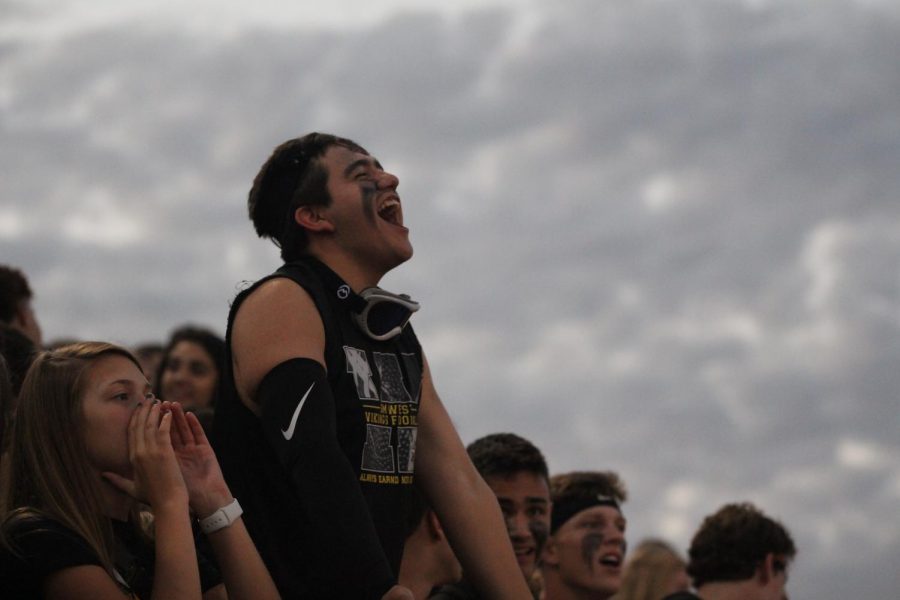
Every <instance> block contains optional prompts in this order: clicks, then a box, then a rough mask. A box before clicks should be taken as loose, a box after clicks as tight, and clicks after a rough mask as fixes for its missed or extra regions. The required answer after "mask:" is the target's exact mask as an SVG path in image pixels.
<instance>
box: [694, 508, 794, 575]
mask: <svg viewBox="0 0 900 600" xmlns="http://www.w3.org/2000/svg"><path fill="white" fill-rule="evenodd" d="M770 553H771V554H774V555H776V556H777V557H779V558H781V559H784V560H791V559H793V558H794V555H795V554H796V553H797V550H796V548H795V547H794V540H792V539H791V534H790V533H788V531H787V529H785V527H784V526H783V525H782V524H781V523H779V522H778V521H775V520H773V519H770V518H769V517H767V516H766V515H764V514H763V512H762V511H761V510H759V509H758V508H756V507H755V506H754V505H753V504H750V503H749V502H745V503H741V504H726V505H725V506H723V507H722V508H720V509H719V510H718V511H716V513H715V514H712V515H710V516H708V517H706V519H704V520H703V524H702V525H700V529H699V530H698V531H697V533H696V534H695V535H694V539H693V540H691V548H690V550H689V551H688V556H689V560H688V568H687V570H688V574H689V575H690V576H691V579H692V580H693V583H694V587H700V586H701V585H703V584H705V583H709V582H713V581H740V580H743V579H749V578H750V577H753V574H754V573H755V572H756V568H757V567H758V566H759V565H760V564H761V563H762V561H763V560H765V558H766V555H768V554H770ZM778 566H780V567H781V568H782V570H783V569H784V568H787V565H786V564H781V565H776V567H778Z"/></svg>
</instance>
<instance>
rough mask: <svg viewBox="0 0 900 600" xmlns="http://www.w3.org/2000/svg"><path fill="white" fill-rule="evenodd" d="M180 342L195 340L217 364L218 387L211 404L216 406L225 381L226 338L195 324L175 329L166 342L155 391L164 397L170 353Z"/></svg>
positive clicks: (157, 372) (157, 373)
mask: <svg viewBox="0 0 900 600" xmlns="http://www.w3.org/2000/svg"><path fill="white" fill-rule="evenodd" d="M180 342H193V343H195V344H197V345H199V346H201V347H202V348H203V349H204V350H205V351H206V353H207V354H208V355H209V357H210V358H211V359H212V361H213V364H214V365H216V376H217V379H216V389H215V390H214V391H213V397H212V401H211V402H210V404H209V405H210V406H215V405H216V402H218V400H219V394H221V393H222V387H223V384H224V381H225V340H223V339H222V338H221V337H219V336H218V335H216V334H215V333H213V332H212V331H210V330H209V329H206V328H204V327H197V326H195V325H182V326H181V327H179V328H178V329H176V330H175V331H173V332H172V335H171V336H170V337H169V342H168V343H167V344H166V348H165V350H164V351H163V356H162V360H160V361H159V368H158V369H157V371H156V379H155V380H154V381H155V382H156V384H155V385H156V387H157V389H156V390H155V393H156V394H157V395H158V396H160V397H162V393H161V392H162V389H161V386H162V376H163V373H165V371H166V367H168V366H169V355H170V354H171V353H172V350H173V349H174V348H175V346H177V345H178V344H179V343H180ZM163 400H165V398H163Z"/></svg>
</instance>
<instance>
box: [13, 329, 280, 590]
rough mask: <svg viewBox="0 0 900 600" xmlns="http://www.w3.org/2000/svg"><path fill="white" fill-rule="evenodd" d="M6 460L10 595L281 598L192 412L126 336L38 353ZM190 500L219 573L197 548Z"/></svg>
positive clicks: (28, 379) (27, 378) (22, 398)
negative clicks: (152, 381) (162, 397)
mask: <svg viewBox="0 0 900 600" xmlns="http://www.w3.org/2000/svg"><path fill="white" fill-rule="evenodd" d="M9 462H10V465H9V485H8V486H7V487H6V489H5V490H3V497H2V498H0V510H2V514H4V515H5V519H4V521H3V524H2V526H0V589H2V590H3V594H4V598H6V597H12V598H51V599H54V598H74V599H78V598H91V599H94V598H100V599H107V598H109V599H113V598H117V599H118V598H128V597H132V598H134V597H138V598H143V599H144V600H148V599H155V598H198V599H199V598H201V597H203V598H206V599H207V600H209V599H212V598H224V597H229V598H277V597H278V593H277V591H276V589H275V587H274V584H273V583H272V579H271V577H270V576H269V574H268V571H267V570H266V567H265V566H264V564H263V563H262V560H261V559H260V557H259V554H258V553H257V551H256V548H255V546H254V545H253V542H252V541H251V539H250V537H249V535H248V534H247V530H246V529H245V528H244V524H243V521H242V519H241V518H240V515H241V509H240V505H239V504H238V503H237V501H236V500H235V499H234V498H233V497H232V496H231V492H230V490H229V489H228V486H227V484H226V483H225V480H224V478H223V477H222V472H221V470H220V469H219V464H218V461H217V460H216V457H215V454H214V453H213V451H212V448H211V447H210V445H209V442H208V441H207V439H206V436H205V435H204V433H203V430H202V428H201V427H200V424H199V422H198V421H197V418H196V417H195V416H194V415H191V414H186V413H185V412H184V411H183V410H182V409H181V407H180V406H179V405H178V404H173V403H169V402H164V403H160V402H159V401H158V400H156V399H155V398H154V397H153V394H152V392H151V391H150V386H149V383H148V382H147V379H146V377H145V376H144V374H143V372H142V371H141V369H140V366H139V363H138V361H137V359H135V358H134V356H133V355H132V354H131V353H130V352H128V351H127V350H125V349H124V348H120V347H118V346H113V345H111V344H105V343H100V342H87V343H79V344H73V345H71V346H66V347H63V348H59V349H57V350H54V351H50V352H44V353H42V354H41V355H40V356H39V357H38V358H37V359H36V360H35V362H34V364H33V365H32V367H31V369H30V370H29V372H28V374H27V376H26V378H25V382H24V383H23V386H22V391H21V396H20V402H19V409H18V415H17V419H16V423H15V426H14V431H13V443H12V448H11V450H10V461H9ZM147 507H149V511H147V510H145V509H147ZM191 511H193V514H195V515H196V516H197V517H199V518H200V527H201V529H202V530H203V532H204V535H205V536H206V540H207V542H208V543H209V546H210V547H211V548H212V551H213V552H214V553H215V557H216V559H217V561H218V565H219V567H220V569H221V575H220V574H219V571H218V570H216V568H215V567H213V566H212V565H211V563H209V562H208V561H207V560H206V559H204V558H202V557H201V556H200V555H199V554H198V552H197V550H196V547H195V543H194V534H193V532H192V528H191V518H192V517H191ZM151 531H152V533H151Z"/></svg>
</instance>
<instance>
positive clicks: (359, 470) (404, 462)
mask: <svg viewBox="0 0 900 600" xmlns="http://www.w3.org/2000/svg"><path fill="white" fill-rule="evenodd" d="M274 277H286V278H288V279H291V280H292V281H294V282H295V283H296V284H297V285H299V286H301V287H302V288H303V289H304V290H305V291H306V292H307V293H308V294H309V295H310V297H311V298H312V299H313V301H314V303H315V305H316V308H317V309H318V311H319V314H320V316H321V318H322V323H323V325H324V328H325V339H326V343H325V346H326V347H325V353H324V354H325V361H326V369H327V372H328V380H329V384H330V386H331V391H332V394H333V397H334V411H335V420H336V426H337V437H338V443H339V445H340V447H341V449H342V451H343V453H344V454H345V455H346V458H347V460H348V461H349V463H350V465H351V466H352V467H353V469H354V472H355V474H356V477H357V479H358V482H359V486H360V489H361V491H362V494H363V497H364V498H365V501H366V505H367V507H368V511H369V514H370V515H371V519H372V521H373V523H374V526H375V529H376V531H377V533H378V537H379V540H380V542H381V549H382V550H383V556H380V557H371V559H372V562H371V563H369V564H365V565H363V564H348V565H345V566H341V565H327V568H326V566H325V565H321V564H319V565H318V566H317V563H316V557H317V555H318V554H320V551H321V548H319V547H317V546H318V545H319V544H321V543H323V542H322V540H310V539H309V538H310V535H308V532H309V530H310V526H311V524H310V523H308V522H304V518H303V517H301V516H300V515H299V514H298V511H293V512H292V510H291V507H292V506H296V505H297V503H298V502H299V501H300V498H299V495H298V494H300V493H302V492H301V491H300V490H298V489H297V488H296V486H295V485H294V484H293V483H292V481H291V478H290V475H289V474H288V473H287V472H286V470H285V469H284V467H282V466H281V464H280V463H279V462H278V459H277V457H276V454H275V453H274V451H273V449H272V448H271V446H270V445H269V444H268V442H267V441H266V437H265V434H264V432H263V430H262V427H261V425H260V420H259V418H258V417H256V416H255V415H254V414H253V413H252V412H251V411H250V410H249V409H247V407H246V406H244V405H243V403H242V402H241V400H240V398H239V397H238V394H237V390H236V387H235V382H234V372H233V367H232V345H231V344H232V340H231V334H232V326H233V324H234V317H235V315H236V314H237V311H238V308H239V307H240V305H241V303H242V302H243V301H244V300H245V299H246V298H247V296H249V295H250V294H252V293H253V291H254V290H256V288H257V287H258V286H259V285H260V284H262V283H263V282H265V281H268V280H269V279H272V278H274ZM343 284H344V282H343V281H342V280H341V279H340V277H339V276H338V275H337V274H336V273H334V272H333V271H331V269H329V268H328V267H327V266H325V265H324V264H322V263H321V262H319V261H317V260H315V259H313V258H306V259H303V260H301V261H297V262H293V263H288V264H285V265H283V266H282V267H281V268H280V269H278V271H276V272H275V273H273V274H272V275H270V276H268V277H266V278H264V279H261V280H260V281H257V282H256V283H255V284H254V285H253V286H251V287H250V288H248V289H246V290H244V291H243V292H241V293H240V294H238V296H237V297H236V298H235V301H234V303H233V304H232V306H231V310H230V313H229V316H228V330H227V333H226V346H227V349H226V361H225V369H226V378H225V379H226V389H225V390H224V393H223V394H222V397H221V398H220V400H219V403H218V404H217V405H216V415H215V424H214V429H213V431H214V437H215V448H216V454H217V456H218V457H219V462H220V464H221V466H222V470H223V472H224V474H225V477H226V480H227V481H228V484H229V486H230V487H231V489H232V492H233V494H234V495H235V497H237V498H239V499H240V502H241V505H242V506H243V507H244V521H245V523H246V525H247V528H248V529H249V531H250V534H251V536H252V537H253V539H254V541H255V543H256V545H257V548H258V549H259V551H260V554H261V555H262V557H263V560H264V561H265V562H266V565H267V566H268V568H269V571H270V572H271V574H272V577H273V579H274V580H275V582H276V585H277V586H278V588H279V591H280V592H281V594H282V595H283V596H284V597H286V598H305V597H308V598H312V597H316V598H320V597H324V596H323V595H322V594H323V593H324V590H325V589H332V587H333V586H332V584H329V582H327V581H323V580H322V578H323V577H325V576H324V575H323V573H324V572H328V573H331V574H332V575H330V576H333V573H334V572H335V567H339V568H338V569H337V571H338V572H342V576H341V577H342V579H343V578H346V579H343V582H344V583H347V582H350V581H352V580H354V579H356V578H365V577H367V575H366V572H369V573H371V572H373V571H374V570H376V567H374V566H373V565H375V564H383V563H384V560H385V558H386V560H387V563H388V565H389V566H390V569H391V571H392V577H393V579H394V580H396V576H397V573H398V572H399V566H400V558H401V555H402V553H403V544H404V541H405V537H406V533H407V531H406V526H405V517H406V513H407V511H408V507H409V505H410V493H411V489H412V488H411V486H412V484H413V463H414V460H415V447H416V433H417V422H416V420H417V415H418V408H419V394H420V386H421V381H422V370H423V363H422V350H421V346H420V345H419V342H418V340H417V339H416V336H415V333H414V332H413V330H412V326H411V325H407V326H406V327H405V328H404V330H403V332H402V333H401V334H400V335H398V336H397V337H395V338H393V339H392V340H389V341H385V342H379V341H375V340H371V339H370V338H368V337H367V336H365V335H364V334H363V333H362V332H361V331H360V330H359V329H358V328H357V326H356V324H355V323H354V322H353V319H352V318H351V314H350V312H349V310H350V307H349V306H348V303H347V302H346V301H345V300H343V299H342V298H341V297H340V295H339V294H338V293H337V290H338V288H339V287H340V286H341V285H343ZM337 525H338V524H335V526H337ZM337 537H339V536H337V535H336V536H335V538H337ZM345 539H346V538H345ZM325 543H329V542H328V541H326V542H325ZM330 543H339V542H338V541H337V540H330ZM349 543H352V539H351V540H350V542H349ZM367 559H368V557H367ZM379 561H380V562H379ZM366 562H367V563H368V562H369V561H368V560H367V561H366ZM372 583H374V582H372ZM333 585H336V586H337V587H343V586H342V585H340V584H337V583H335V584H333ZM363 588H366V589H368V584H367V583H366V582H361V583H360V585H359V586H358V587H357V586H353V585H348V587H346V588H344V589H345V591H344V592H343V594H344V596H336V597H346V594H347V593H348V592H347V591H346V590H347V589H354V590H355V589H363ZM333 593H334V594H336V593H337V592H336V591H334V592H333ZM365 595H366V594H363V593H361V594H360V596H359V597H364V596H365Z"/></svg>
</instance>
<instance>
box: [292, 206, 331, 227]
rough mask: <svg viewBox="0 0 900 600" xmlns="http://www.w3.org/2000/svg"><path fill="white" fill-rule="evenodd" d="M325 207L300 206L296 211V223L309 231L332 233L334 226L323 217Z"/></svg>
mask: <svg viewBox="0 0 900 600" xmlns="http://www.w3.org/2000/svg"><path fill="white" fill-rule="evenodd" d="M323 208H325V207H323V206H298V207H297V210H295V211H294V221H295V222H296V223H297V225H299V226H300V227H302V228H303V229H306V230H307V231H315V232H321V233H330V232H333V231H334V224H333V223H332V222H331V221H329V220H328V219H326V218H325V217H324V216H323V215H322V209H323Z"/></svg>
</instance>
